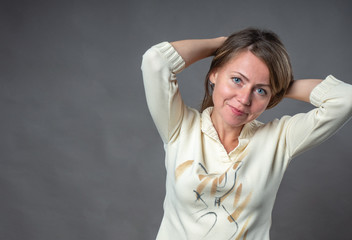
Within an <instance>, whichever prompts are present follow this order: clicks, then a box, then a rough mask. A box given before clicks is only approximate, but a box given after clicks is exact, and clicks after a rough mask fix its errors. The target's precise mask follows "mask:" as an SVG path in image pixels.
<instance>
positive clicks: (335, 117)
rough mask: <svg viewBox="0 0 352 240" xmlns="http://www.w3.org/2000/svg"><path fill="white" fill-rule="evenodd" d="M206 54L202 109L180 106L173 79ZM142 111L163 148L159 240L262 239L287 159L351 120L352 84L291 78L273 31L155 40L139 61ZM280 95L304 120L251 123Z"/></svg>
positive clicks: (267, 228) (254, 30) (277, 100)
mask: <svg viewBox="0 0 352 240" xmlns="http://www.w3.org/2000/svg"><path fill="white" fill-rule="evenodd" d="M211 55H214V58H213V61H212V64H211V66H210V70H209V72H208V74H207V77H206V82H205V87H206V94H205V97H204V100H203V104H202V109H201V112H199V111H197V110H195V109H192V108H189V107H187V106H185V104H184V103H183V101H182V99H181V95H180V93H179V91H178V84H177V81H176V74H177V73H179V72H180V71H182V70H183V69H184V68H185V67H188V66H190V65H191V64H192V63H194V62H196V61H198V60H200V59H203V58H206V57H209V56H211ZM142 71H143V79H144V85H145V90H146V97H147V102H148V107H149V110H150V112H151V115H152V117H153V120H154V122H155V124H156V126H157V129H158V131H159V133H160V135H161V138H162V140H163V142H164V149H165V152H166V160H165V161H166V169H167V179H166V197H165V201H164V216H163V220H162V223H161V226H160V229H159V233H158V236H157V239H192V240H193V239H260V240H263V239H269V230H270V225H271V212H272V209H273V205H274V201H275V197H276V193H277V190H278V188H279V184H280V182H281V179H282V177H283V174H284V172H285V169H286V168H287V166H288V164H289V162H290V161H291V159H292V158H294V157H295V156H297V155H298V154H299V153H301V152H303V151H305V150H307V149H308V148H311V147H313V146H314V145H317V144H319V143H321V142H322V141H324V140H325V139H327V138H328V137H329V136H331V135H332V134H333V133H334V132H335V131H336V130H337V129H338V128H339V127H341V126H342V125H343V124H344V123H345V122H346V121H347V120H348V119H349V118H350V117H351V115H352V86H351V85H348V84H346V83H343V82H341V81H339V80H337V79H336V78H334V77H333V76H328V77H327V78H326V79H325V80H324V81H322V80H318V79H307V80H296V81H293V77H292V70H291V65H290V61H289V57H288V54H287V53H286V50H285V48H284V46H283V44H282V43H281V42H280V40H279V38H278V37H277V35H275V34H274V33H272V32H270V31H263V30H259V29H245V30H242V31H240V32H237V33H235V34H233V35H231V36H230V37H228V38H225V37H220V38H215V39H203V40H183V41H177V42H172V43H168V42H163V43H160V44H158V45H156V46H153V47H152V48H151V49H149V50H148V51H147V52H146V53H145V54H144V56H143V62H142ZM283 97H290V98H293V99H298V100H301V101H306V102H310V103H312V104H313V105H314V106H315V107H316V108H315V109H313V110H311V111H310V112H308V113H305V114H297V115H295V116H292V117H290V116H284V117H282V118H281V119H275V120H273V121H271V122H269V123H267V124H263V123H260V122H259V121H257V120H256V118H257V117H258V116H260V114H261V113H262V112H263V111H264V110H265V109H267V108H271V107H273V106H275V105H276V104H278V103H279V102H280V101H281V99H282V98H283Z"/></svg>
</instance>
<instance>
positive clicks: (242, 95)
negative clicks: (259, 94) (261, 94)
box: [237, 88, 252, 106]
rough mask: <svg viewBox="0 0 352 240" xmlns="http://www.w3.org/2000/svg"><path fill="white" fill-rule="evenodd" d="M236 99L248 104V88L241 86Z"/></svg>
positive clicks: (250, 99)
mask: <svg viewBox="0 0 352 240" xmlns="http://www.w3.org/2000/svg"><path fill="white" fill-rule="evenodd" d="M237 100H238V101H239V102H240V103H242V104H243V105H246V106H250V105H251V102H252V93H251V90H250V89H249V88H242V89H241V90H239V93H238V96H237Z"/></svg>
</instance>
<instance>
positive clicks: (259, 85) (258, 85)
mask: <svg viewBox="0 0 352 240" xmlns="http://www.w3.org/2000/svg"><path fill="white" fill-rule="evenodd" d="M234 73H237V74H239V75H241V76H242V77H243V78H245V79H246V81H247V82H249V78H248V77H246V76H245V75H243V74H242V73H240V72H236V71H234ZM255 86H257V87H268V88H270V89H271V85H270V84H262V83H258V84H256V85H255Z"/></svg>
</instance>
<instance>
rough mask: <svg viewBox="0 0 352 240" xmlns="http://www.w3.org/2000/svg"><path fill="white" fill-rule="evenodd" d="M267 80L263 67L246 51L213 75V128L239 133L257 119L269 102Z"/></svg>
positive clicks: (266, 70)
mask: <svg viewBox="0 0 352 240" xmlns="http://www.w3.org/2000/svg"><path fill="white" fill-rule="evenodd" d="M269 77H270V74H269V69H268V67H267V66H266V64H265V63H264V62H263V61H262V60H261V59H259V58H258V57H256V56H255V55H254V54H253V53H251V52H250V51H248V50H245V51H243V52H240V53H239V54H237V55H236V56H235V57H233V58H232V59H231V60H230V61H228V62H227V63H226V64H224V65H223V66H222V67H220V68H217V69H215V70H214V71H212V72H211V74H210V76H209V80H210V81H211V82H212V83H214V84H215V87H214V91H213V102H214V109H213V112H212V115H211V119H212V121H213V124H214V126H215V128H216V129H217V130H218V129H220V128H221V129H229V128H230V129H241V128H242V127H243V125H244V124H246V123H248V122H250V121H252V120H254V119H256V118H257V117H259V115H260V114H261V113H263V112H264V110H265V109H266V108H267V106H268V103H269V101H270V98H271V94H272V93H271V88H270V83H269Z"/></svg>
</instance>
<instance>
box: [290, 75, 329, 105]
mask: <svg viewBox="0 0 352 240" xmlns="http://www.w3.org/2000/svg"><path fill="white" fill-rule="evenodd" d="M321 81H322V80H321V79H304V80H296V81H294V82H293V83H292V84H291V86H290V88H289V89H288V91H287V93H286V96H285V97H287V98H292V99H295V100H299V101H304V102H310V100H309V97H310V93H311V92H312V90H313V89H314V88H315V87H316V86H317V85H318V84H319V83H321Z"/></svg>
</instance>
